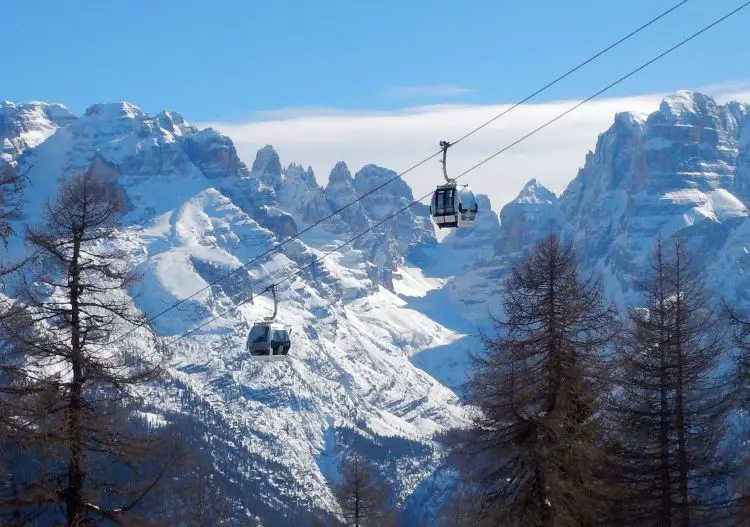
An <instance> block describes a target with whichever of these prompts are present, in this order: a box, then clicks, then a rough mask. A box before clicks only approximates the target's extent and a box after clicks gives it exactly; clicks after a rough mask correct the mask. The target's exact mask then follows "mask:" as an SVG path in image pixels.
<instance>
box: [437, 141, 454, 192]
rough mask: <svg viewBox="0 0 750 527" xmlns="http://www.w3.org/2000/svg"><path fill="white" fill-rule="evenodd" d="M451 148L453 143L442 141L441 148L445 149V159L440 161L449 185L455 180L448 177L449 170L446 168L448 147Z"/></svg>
mask: <svg viewBox="0 0 750 527" xmlns="http://www.w3.org/2000/svg"><path fill="white" fill-rule="evenodd" d="M450 146H451V143H449V142H448V141H440V148H442V149H443V159H441V160H440V163H442V165H443V177H444V178H445V180H446V181H447V182H448V183H453V180H452V179H451V178H449V177H448V169H447V168H446V165H445V161H446V159H445V158H446V157H447V155H448V147H450Z"/></svg>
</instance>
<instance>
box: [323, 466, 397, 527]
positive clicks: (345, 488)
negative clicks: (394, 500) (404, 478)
mask: <svg viewBox="0 0 750 527" xmlns="http://www.w3.org/2000/svg"><path fill="white" fill-rule="evenodd" d="M336 497H337V498H338V501H339V505H340V506H341V511H342V513H343V517H344V521H345V525H352V526H355V527H364V526H368V525H373V526H374V525H387V524H390V523H391V522H393V518H392V514H390V512H391V511H389V510H388V509H387V505H388V499H389V496H388V488H387V487H386V486H385V485H384V484H383V483H382V482H381V481H380V480H379V476H378V474H377V472H376V471H375V469H374V468H373V467H372V466H371V465H370V464H369V463H368V462H367V460H366V459H365V458H364V457H363V456H362V455H361V454H358V453H356V452H355V453H353V454H351V455H350V456H349V457H348V458H347V459H346V462H345V463H344V467H343V471H342V481H341V483H340V484H339V485H338V486H337V488H336Z"/></svg>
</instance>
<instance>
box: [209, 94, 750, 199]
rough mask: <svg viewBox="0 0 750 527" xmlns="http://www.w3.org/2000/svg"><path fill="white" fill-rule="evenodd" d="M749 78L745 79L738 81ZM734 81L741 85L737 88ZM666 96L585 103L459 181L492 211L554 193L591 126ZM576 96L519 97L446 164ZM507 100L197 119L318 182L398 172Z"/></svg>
mask: <svg viewBox="0 0 750 527" xmlns="http://www.w3.org/2000/svg"><path fill="white" fill-rule="evenodd" d="M745 86H746V84H745ZM729 87H731V88H733V90H730V91H727V90H726V88H727V86H713V87H712V90H711V91H708V90H706V91H707V92H708V93H711V94H712V95H714V96H716V97H717V99H718V100H721V101H726V100H729V99H737V100H746V101H750V92H747V91H745V90H743V89H741V88H743V87H744V86H743V87H739V86H736V85H734V84H733V85H731V86H729ZM737 88H740V89H737ZM664 95H665V94H650V95H642V96H634V97H621V98H610V99H600V100H594V101H591V102H590V103H588V104H585V105H584V106H582V107H581V108H579V109H578V110H576V111H574V112H572V113H570V114H569V115H567V116H565V117H564V118H562V119H561V120H559V121H557V122H556V123H554V124H552V125H550V126H549V127H547V128H546V129H544V130H542V131H541V132H539V133H538V134H536V135H534V136H533V137H531V138H529V139H527V140H525V141H523V142H522V143H520V144H518V145H517V146H515V147H513V148H511V149H510V150H508V151H507V152H505V153H504V154H502V155H500V156H498V157H496V158H495V159H493V160H492V161H490V162H488V163H486V164H485V165H483V166H482V167H480V168H478V169H476V170H474V171H473V172H471V173H469V174H468V175H466V176H464V177H463V178H462V179H461V181H462V182H464V183H468V184H469V185H471V187H472V189H473V190H474V191H475V192H476V193H482V194H487V195H488V196H489V197H490V199H491V201H492V204H493V209H494V210H496V211H499V210H500V208H501V207H502V206H503V205H504V204H505V203H507V202H509V201H511V200H512V199H513V198H515V196H516V195H517V193H518V192H519V191H520V190H521V188H522V187H523V185H524V184H525V183H526V182H527V181H528V180H529V179H531V178H537V179H538V180H539V181H540V182H541V183H543V184H544V185H545V186H547V187H549V188H550V189H551V190H553V191H554V192H556V193H558V194H559V193H561V192H562V191H563V190H564V189H565V187H566V186H567V184H568V183H569V182H570V180H572V179H573V178H574V177H575V175H576V173H577V171H578V169H579V168H580V167H581V166H583V163H584V159H585V156H586V153H587V152H588V151H589V150H593V149H594V147H595V145H596V139H597V136H598V134H600V133H602V132H604V131H605V130H606V129H607V128H609V126H610V125H611V124H612V122H613V120H614V115H615V113H617V112H622V111H633V112H640V113H650V112H653V111H655V110H656V109H658V106H659V103H660V101H661V99H662V97H663V96H664ZM577 102H578V101H557V102H550V103H542V104H525V105H523V106H521V107H519V108H517V109H515V110H514V111H512V112H510V113H509V114H507V115H505V116H504V117H502V118H501V119H498V120H497V121H496V122H494V123H493V124H491V125H490V126H488V127H487V128H485V129H483V130H481V131H480V132H478V133H477V134H475V135H473V136H471V137H470V138H468V139H467V140H465V141H464V142H462V143H460V144H457V145H455V146H454V147H452V148H451V149H450V150H449V153H448V172H449V174H450V175H457V174H459V173H461V172H463V171H464V170H466V169H468V168H469V167H471V166H473V165H475V164H476V163H477V162H479V161H481V160H482V159H484V158H486V157H488V156H490V155H492V154H493V153H495V152H497V151H498V150H500V149H502V148H503V147H506V146H507V145H509V144H510V143H513V142H514V141H516V140H518V139H519V138H520V137H522V136H523V135H525V134H527V133H528V132H530V131H531V130H533V129H534V128H536V127H538V126H539V125H541V124H543V123H545V122H546V121H548V120H550V119H552V118H554V117H555V116H557V115H559V114H560V113H562V112H564V111H565V110H566V109H568V108H570V107H571V106H574V105H575V104H576V103H577ZM508 106H509V105H503V104H498V105H482V106H474V105H434V106H422V107H415V108H409V109H406V110H401V111H394V112H361V113H357V112H337V111H323V110H321V111H319V112H302V113H301V114H297V115H295V114H294V112H285V111H279V112H276V113H275V115H273V116H272V115H271V114H268V115H267V117H268V118H266V119H262V120H257V121H251V122H246V123H223V122H215V123H201V126H211V127H213V128H216V129H217V130H219V131H221V132H222V133H224V134H226V135H228V136H229V137H231V138H232V139H233V141H234V143H235V145H236V147H237V150H238V153H239V156H240V158H241V159H242V160H243V161H245V162H246V163H248V165H251V164H252V161H253V159H254V158H255V153H256V151H257V150H258V149H259V148H261V147H263V146H264V145H266V144H271V145H273V146H274V147H275V148H276V150H277V151H278V152H279V155H280V157H281V161H282V165H287V164H288V163H290V162H296V163H299V164H302V165H305V166H308V165H309V166H312V167H313V170H314V171H315V174H316V177H317V179H318V182H319V183H320V184H322V185H325V184H326V183H327V181H328V174H329V172H330V170H331V168H332V167H333V166H334V165H335V164H336V162H337V161H342V160H343V161H346V163H347V164H348V165H349V168H350V170H351V171H352V173H354V172H355V171H357V170H359V169H360V168H361V167H362V166H363V165H365V164H368V163H374V164H377V165H380V166H384V167H387V168H391V169H393V170H396V171H397V172H402V171H404V170H406V169H407V168H409V167H411V166H413V165H414V164H416V163H417V162H419V161H421V160H422V159H424V158H426V157H428V156H430V155H431V154H433V153H435V152H437V151H438V150H439V147H438V142H439V141H440V140H441V139H446V140H451V141H452V140H454V139H456V138H457V137H460V136H461V135H463V134H464V133H466V132H467V131H469V130H471V129H473V128H474V127H476V126H478V125H480V124H481V123H483V122H484V121H486V120H488V119H490V118H491V117H493V116H495V115H497V114H498V113H500V112H502V111H503V110H505V109H506V108H508ZM404 180H405V181H406V182H407V183H408V184H409V185H410V186H411V187H412V189H414V193H415V197H419V196H422V195H424V194H427V193H429V192H430V191H431V190H432V189H434V187H435V185H437V184H439V183H440V182H441V181H442V174H441V166H440V164H439V163H438V161H437V158H436V159H434V160H431V161H428V162H427V163H426V164H424V165H422V166H420V167H419V168H417V169H415V170H413V171H411V172H409V173H408V174H406V175H405V176H404Z"/></svg>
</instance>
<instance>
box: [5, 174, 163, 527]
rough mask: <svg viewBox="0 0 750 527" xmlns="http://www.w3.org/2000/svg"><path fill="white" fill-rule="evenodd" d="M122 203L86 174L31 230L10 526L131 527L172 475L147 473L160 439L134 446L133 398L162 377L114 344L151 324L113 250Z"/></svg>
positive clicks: (8, 492) (10, 386)
mask: <svg viewBox="0 0 750 527" xmlns="http://www.w3.org/2000/svg"><path fill="white" fill-rule="evenodd" d="M120 201H121V200H120V199H119V198H118V196H117V194H116V192H115V191H114V189H113V188H111V187H109V186H107V185H105V184H102V183H101V182H99V181H98V180H97V179H96V178H95V177H93V176H92V175H91V174H89V173H84V174H80V175H77V176H75V177H73V178H71V179H70V180H67V181H65V182H64V183H63V184H62V185H61V188H60V190H59V194H58V196H57V199H56V201H55V202H54V203H50V204H48V205H47V208H46V210H45V212H44V217H43V219H42V220H43V221H42V223H41V225H40V226H39V227H35V228H28V229H27V232H26V238H27V242H28V244H29V246H30V247H31V248H32V249H33V251H34V260H33V268H32V269H30V270H29V271H28V272H27V273H26V274H25V278H24V280H23V283H22V284H21V285H20V286H19V288H20V293H19V302H17V303H15V304H14V305H12V306H9V307H7V309H6V316H4V317H2V326H1V327H0V330H2V336H3V339H4V344H5V345H4V352H5V353H4V354H3V357H2V359H3V365H4V370H3V371H4V374H5V375H4V376H3V377H2V379H0V380H1V381H2V383H3V384H2V393H3V399H4V403H5V405H6V406H7V409H8V411H9V413H10V415H11V417H10V418H9V419H8V421H9V422H10V423H11V431H10V433H9V437H8V438H6V439H7V441H6V442H5V443H6V444H7V445H10V446H11V448H13V449H14V452H15V453H16V457H15V458H14V461H13V463H12V464H13V467H12V473H13V475H14V483H13V485H12V486H9V487H6V488H3V489H0V493H1V494H0V518H5V520H6V521H8V522H16V523H18V524H19V525H20V524H23V522H24V521H28V518H43V519H44V521H47V522H50V523H56V524H57V523H60V522H64V524H66V525H68V526H82V525H90V524H96V523H100V522H102V521H105V520H106V521H116V522H120V521H125V519H126V518H127V517H128V515H129V514H132V512H133V510H134V509H135V508H136V507H137V505H138V503H139V502H140V501H141V500H142V499H143V497H144V496H145V494H146V493H147V492H148V491H149V490H150V489H151V488H153V486H154V485H155V483H156V482H157V481H158V479H159V475H160V474H161V473H163V472H159V471H154V470H150V468H151V467H148V468H149V470H142V471H141V470H139V465H138V463H139V460H141V459H144V456H145V453H146V451H147V446H148V444H149V443H150V442H151V440H150V439H148V438H145V437H135V436H132V435H131V434H130V433H129V430H130V427H129V426H128V422H127V421H128V419H129V418H130V416H131V414H132V412H131V411H132V409H133V407H134V405H135V403H136V402H137V399H136V395H137V394H136V392H135V391H134V389H135V388H136V386H137V385H138V384H141V383H145V382H149V381H152V380H154V379H155V378H157V376H158V375H159V374H160V368H159V366H158V365H155V363H154V360H153V359H154V357H153V356H151V357H144V356H142V355H141V354H139V353H138V352H136V351H133V349H135V348H130V347H129V344H132V343H133V341H130V342H129V343H127V342H126V343H116V344H117V345H118V347H117V348H115V347H114V346H112V345H109V344H110V339H111V338H112V337H113V332H114V331H117V330H118V328H121V327H122V324H124V323H132V324H138V325H142V324H143V322H144V320H143V317H142V316H141V315H140V313H138V312H137V311H135V310H134V308H133V307H132V303H131V301H130V299H129V298H128V297H127V295H126V294H125V290H126V289H127V288H128V287H129V285H130V284H131V283H132V282H133V280H134V276H133V274H132V273H131V272H129V271H128V270H127V268H126V260H125V253H124V252H122V251H119V250H116V249H115V248H113V242H114V240H115V236H116V234H117V231H116V227H117V219H118V211H119V210H120V208H121V203H120ZM137 338H139V339H141V340H143V339H148V338H150V333H148V332H146V331H143V332H141V333H140V334H139V336H138V337H137ZM151 346H152V347H155V346H156V342H153V343H151ZM146 359H149V360H146ZM32 467H33V468H32ZM144 474H148V475H149V476H148V479H147V480H146V481H143V480H141V478H142V477H143V476H144Z"/></svg>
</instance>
